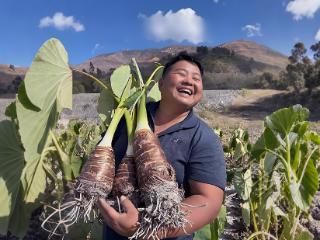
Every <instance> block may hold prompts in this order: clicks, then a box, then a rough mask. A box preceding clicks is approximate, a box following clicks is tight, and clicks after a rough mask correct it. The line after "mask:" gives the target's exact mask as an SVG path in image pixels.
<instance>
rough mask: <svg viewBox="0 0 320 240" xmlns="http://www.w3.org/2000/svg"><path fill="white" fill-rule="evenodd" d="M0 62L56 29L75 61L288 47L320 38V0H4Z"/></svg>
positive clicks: (14, 59) (16, 59)
mask: <svg viewBox="0 0 320 240" xmlns="http://www.w3.org/2000/svg"><path fill="white" fill-rule="evenodd" d="M0 29H1V35H0V64H14V65H18V66H29V65H30V63H31V61H32V59H33V57H34V54H35V53H36V51H37V50H38V48H39V47H40V46H41V44H42V43H43V42H44V41H45V40H47V39H49V38H51V37H56V38H58V39H60V40H61V41H62V43H63V44H64V46H65V48H66V49H67V51H68V53H69V59H70V63H72V64H78V63H81V62H83V61H85V60H87V59H88V58H90V57H93V56H96V55H99V54H103V53H110V52H115V51H119V50H135V49H145V48H161V47H165V46H168V45H177V44H183V45H207V46H215V45H218V44H221V43H225V42H230V41H233V40H237V39H246V40H252V41H255V42H257V43H260V44H264V45H266V46H268V47H270V48H272V49H274V50H277V51H279V52H281V53H284V54H286V55H288V54H289V53H290V50H291V48H292V46H293V44H294V43H295V42H296V41H303V42H304V43H305V45H306V46H307V47H309V46H310V45H311V44H313V43H315V42H316V41H320V0H193V1H191V0H161V1H155V0H127V1H125V0H115V1H106V0H91V1H89V0H77V1H76V0H19V1H18V0H2V1H1V5H0Z"/></svg>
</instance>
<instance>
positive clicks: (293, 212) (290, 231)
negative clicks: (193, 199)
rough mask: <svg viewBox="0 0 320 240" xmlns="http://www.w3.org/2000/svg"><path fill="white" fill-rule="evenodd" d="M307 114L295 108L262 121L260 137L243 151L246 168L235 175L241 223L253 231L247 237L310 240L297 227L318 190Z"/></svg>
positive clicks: (315, 138) (315, 139) (314, 139)
mask: <svg viewBox="0 0 320 240" xmlns="http://www.w3.org/2000/svg"><path fill="white" fill-rule="evenodd" d="M308 115H309V111H308V109H306V108H303V107H301V106H300V105H295V106H292V107H290V108H283V109H280V110H278V111H276V112H274V113H273V114H271V115H270V116H268V117H266V119H265V129H264V132H263V134H262V135H261V136H260V138H259V139H258V141H257V142H256V143H255V145H254V146H253V147H252V149H251V150H250V149H247V155H248V156H249V166H248V167H247V168H246V169H243V170H242V169H240V171H239V172H237V173H236V174H235V177H234V185H235V188H236V190H237V193H238V194H239V196H240V197H241V199H242V201H243V204H242V213H243V214H242V215H243V218H244V221H245V223H246V224H247V225H248V226H253V229H254V233H253V235H252V238H257V236H258V235H259V236H260V237H259V239H265V238H264V237H263V236H262V235H264V234H276V236H275V237H276V238H278V237H279V238H280V239H287V240H289V239H302V238H305V239H312V238H310V236H311V233H309V232H308V230H307V229H304V227H302V225H301V224H300V223H299V218H300V216H301V214H302V213H303V212H304V213H308V210H309V208H310V204H311V202H312V199H313V197H314V195H315V193H316V191H317V190H318V188H319V182H318V172H317V169H316V167H315V166H316V165H317V164H319V146H320V145H319V143H320V141H319V140H320V136H319V135H318V134H316V133H314V132H312V131H310V130H309V123H308V122H307V121H306V120H307V118H308ZM230 145H231V146H232V144H230ZM271 222H272V224H271ZM280 225H282V226H283V227H282V228H281V229H280ZM258 233H259V234H258ZM260 233H263V234H262V235H261V234H260ZM254 236H255V237H254Z"/></svg>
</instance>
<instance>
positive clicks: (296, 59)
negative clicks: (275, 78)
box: [279, 42, 320, 95]
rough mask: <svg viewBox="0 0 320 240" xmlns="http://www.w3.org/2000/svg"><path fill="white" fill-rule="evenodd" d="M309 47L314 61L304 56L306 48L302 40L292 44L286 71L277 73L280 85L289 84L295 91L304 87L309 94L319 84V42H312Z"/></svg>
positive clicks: (287, 85)
mask: <svg viewBox="0 0 320 240" xmlns="http://www.w3.org/2000/svg"><path fill="white" fill-rule="evenodd" d="M310 49H311V51H313V52H314V55H313V58H314V62H312V61H311V60H310V59H309V58H308V56H306V53H307V49H306V48H305V46H304V44H303V43H302V42H298V43H296V44H295V45H294V47H293V49H292V51H291V56H289V58H288V59H289V61H290V64H289V65H288V66H287V68H286V71H285V72H282V73H280V75H279V79H281V83H282V84H281V85H282V86H286V87H290V86H291V87H293V88H294V90H295V92H297V93H299V92H300V90H301V89H302V88H304V87H306V88H308V89H309V95H310V94H311V92H312V89H313V88H315V87H317V86H319V85H320V80H319V79H320V67H319V66H320V60H319V59H320V58H319V56H320V43H319V42H318V43H315V44H313V45H312V46H311V47H310Z"/></svg>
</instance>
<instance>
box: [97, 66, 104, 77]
mask: <svg viewBox="0 0 320 240" xmlns="http://www.w3.org/2000/svg"><path fill="white" fill-rule="evenodd" d="M97 77H98V78H102V77H103V72H102V71H101V69H100V68H98V67H97Z"/></svg>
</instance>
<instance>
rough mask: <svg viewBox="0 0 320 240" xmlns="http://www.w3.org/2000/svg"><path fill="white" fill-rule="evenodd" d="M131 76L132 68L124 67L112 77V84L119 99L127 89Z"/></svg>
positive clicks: (118, 69)
mask: <svg viewBox="0 0 320 240" xmlns="http://www.w3.org/2000/svg"><path fill="white" fill-rule="evenodd" d="M130 76H131V71H130V66H129V65H123V66H121V67H119V68H117V69H116V70H115V71H114V72H113V73H112V75H111V78H110V83H111V87H112V91H113V93H114V94H115V95H116V96H117V97H119V98H120V97H121V94H122V92H123V89H124V88H125V86H126V84H127V81H128V79H129V78H130Z"/></svg>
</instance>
